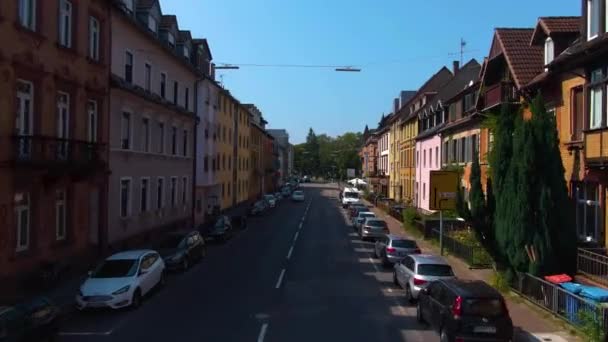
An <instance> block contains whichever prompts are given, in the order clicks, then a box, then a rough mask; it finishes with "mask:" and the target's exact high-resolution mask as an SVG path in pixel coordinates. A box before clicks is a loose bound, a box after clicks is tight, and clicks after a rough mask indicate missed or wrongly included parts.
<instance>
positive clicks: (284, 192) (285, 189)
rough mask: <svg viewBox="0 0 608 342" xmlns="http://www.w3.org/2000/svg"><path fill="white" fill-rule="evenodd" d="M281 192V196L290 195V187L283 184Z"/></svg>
mask: <svg viewBox="0 0 608 342" xmlns="http://www.w3.org/2000/svg"><path fill="white" fill-rule="evenodd" d="M281 194H282V195H283V197H287V196H291V189H290V188H289V187H288V186H284V187H283V188H282V189H281Z"/></svg>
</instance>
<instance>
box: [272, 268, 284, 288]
mask: <svg viewBox="0 0 608 342" xmlns="http://www.w3.org/2000/svg"><path fill="white" fill-rule="evenodd" d="M284 276H285V269H282V270H281V274H280V275H279V280H277V285H275V287H274V288H275V289H278V288H279V287H281V283H282V282H283V277H284Z"/></svg>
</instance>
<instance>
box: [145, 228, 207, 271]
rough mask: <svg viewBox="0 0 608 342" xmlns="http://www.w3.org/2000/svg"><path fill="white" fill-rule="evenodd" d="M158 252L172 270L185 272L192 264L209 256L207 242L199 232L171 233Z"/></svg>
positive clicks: (164, 239)
mask: <svg viewBox="0 0 608 342" xmlns="http://www.w3.org/2000/svg"><path fill="white" fill-rule="evenodd" d="M156 250H157V251H158V253H159V254H160V256H161V257H162V258H163V261H164V262H165V266H166V267H167V269H170V270H175V269H181V270H182V271H185V270H187V269H188V268H190V265H191V264H192V262H194V261H200V260H201V259H203V258H204V257H205V255H207V246H205V240H204V239H203V237H202V236H201V234H200V233H199V232H198V231H189V232H188V231H183V232H172V233H169V234H167V235H165V236H164V237H163V239H162V240H161V242H160V243H159V244H158V246H157V248H156Z"/></svg>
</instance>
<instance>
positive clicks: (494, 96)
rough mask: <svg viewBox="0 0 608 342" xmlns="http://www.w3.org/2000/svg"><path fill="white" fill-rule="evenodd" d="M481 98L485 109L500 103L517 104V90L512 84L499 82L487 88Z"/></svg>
mask: <svg viewBox="0 0 608 342" xmlns="http://www.w3.org/2000/svg"><path fill="white" fill-rule="evenodd" d="M483 98H484V107H485V109H488V108H491V107H494V106H496V105H499V104H502V103H513V102H517V101H518V97H517V89H516V88H515V86H514V85H513V83H512V82H499V83H497V84H494V85H492V86H489V87H488V88H487V89H486V91H485V93H484V96H483Z"/></svg>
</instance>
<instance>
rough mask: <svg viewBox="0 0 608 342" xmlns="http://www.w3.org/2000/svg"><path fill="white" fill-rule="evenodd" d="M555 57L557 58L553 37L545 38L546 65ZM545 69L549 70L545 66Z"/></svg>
mask: <svg viewBox="0 0 608 342" xmlns="http://www.w3.org/2000/svg"><path fill="white" fill-rule="evenodd" d="M554 58H555V46H554V44H553V39H551V37H548V38H547V39H546V40H545V65H547V64H549V63H551V62H553V59H554ZM545 71H547V68H545Z"/></svg>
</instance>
